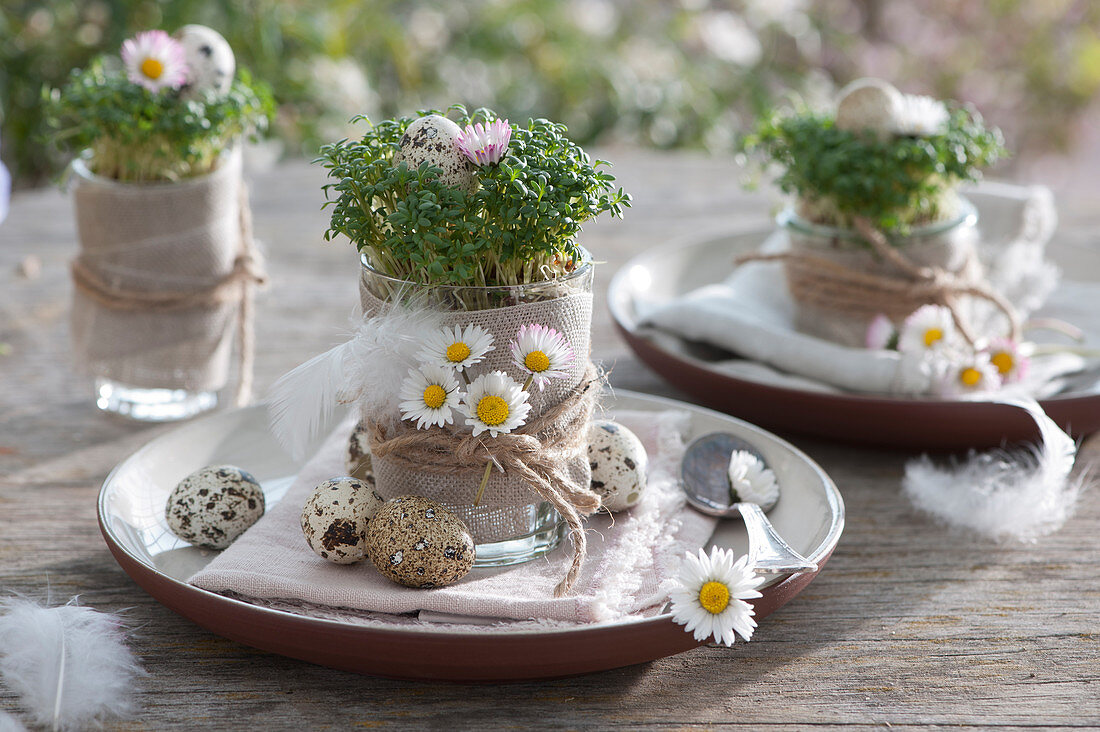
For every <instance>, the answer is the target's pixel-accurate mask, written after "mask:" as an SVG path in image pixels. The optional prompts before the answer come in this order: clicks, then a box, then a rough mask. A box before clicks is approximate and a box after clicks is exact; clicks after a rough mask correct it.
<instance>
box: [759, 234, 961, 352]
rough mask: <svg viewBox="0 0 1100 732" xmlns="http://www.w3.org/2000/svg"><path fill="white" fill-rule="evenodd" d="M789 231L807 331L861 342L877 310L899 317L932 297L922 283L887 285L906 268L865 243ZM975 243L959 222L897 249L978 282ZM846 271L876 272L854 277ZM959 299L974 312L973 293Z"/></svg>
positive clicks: (793, 283)
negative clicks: (908, 286)
mask: <svg viewBox="0 0 1100 732" xmlns="http://www.w3.org/2000/svg"><path fill="white" fill-rule="evenodd" d="M787 237H788V241H789V243H790V246H789V252H790V254H791V255H792V258H791V259H787V260H784V262H783V268H784V273H785V274H786V279H787V291H788V292H789V293H790V296H791V299H792V300H793V301H794V303H795V326H796V327H797V328H798V330H800V331H802V332H803V333H807V334H809V335H814V336H817V337H819V338H824V339H826V340H830V341H833V342H836V343H840V344H843V345H847V346H856V347H859V346H862V345H863V343H864V337H865V335H866V333H867V326H868V325H869V324H870V323H871V321H872V320H873V319H874V317H875V316H876V315H878V314H879V313H881V314H883V315H886V316H887V317H888V318H891V319H892V320H894V321H895V322H897V321H900V320H902V319H904V318H905V317H906V316H907V315H909V314H910V313H912V312H914V311H915V310H916V309H917V308H919V307H920V306H922V305H926V304H929V303H933V302H934V300H933V299H932V298H931V297H930V296H929V295H928V294H926V293H924V292H922V291H921V290H920V289H918V288H912V289H909V290H905V289H902V290H901V291H898V290H896V289H895V287H893V286H887V287H885V288H884V287H883V283H890V285H895V283H902V282H905V281H906V279H907V276H906V275H907V273H906V272H903V271H902V270H900V269H899V268H898V266H897V265H895V264H894V263H892V262H889V261H886V260H884V259H882V258H881V257H879V256H878V255H877V254H876V253H874V252H872V251H871V250H869V249H868V248H867V247H866V246H864V245H859V244H854V243H840V242H838V241H837V240H833V239H826V238H824V237H821V236H814V235H809V234H803V233H800V232H797V231H793V230H791V231H788V232H787ZM976 248H977V232H976V231H975V230H974V229H973V228H972V227H970V226H966V225H961V226H959V227H957V228H954V229H951V230H949V231H946V232H944V233H942V234H937V235H934V236H928V237H920V238H913V239H912V240H911V241H909V242H907V243H906V244H905V245H904V246H902V247H900V248H899V250H898V251H899V253H900V254H901V255H902V256H903V257H904V258H905V259H907V260H909V261H910V262H911V263H912V264H913V265H915V266H918V267H935V268H938V269H940V270H942V271H943V272H944V273H947V274H949V275H951V276H952V277H953V278H955V279H956V280H957V281H958V282H960V283H964V284H972V285H976V284H979V283H981V281H982V266H981V263H980V262H979V260H978V256H977V251H976ZM747 264H749V263H746V265H747ZM834 267H835V269H834ZM846 271H851V272H853V273H859V274H861V275H871V276H873V278H866V279H863V278H853V277H852V276H849V275H848V274H847V272H846ZM880 278H881V279H880ZM955 302H956V303H957V304H956V305H954V307H957V308H958V309H959V312H960V315H962V316H963V317H964V318H970V317H973V314H972V308H971V307H970V306H969V305H970V299H969V297H966V296H963V297H961V298H955Z"/></svg>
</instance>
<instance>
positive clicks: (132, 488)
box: [99, 390, 844, 681]
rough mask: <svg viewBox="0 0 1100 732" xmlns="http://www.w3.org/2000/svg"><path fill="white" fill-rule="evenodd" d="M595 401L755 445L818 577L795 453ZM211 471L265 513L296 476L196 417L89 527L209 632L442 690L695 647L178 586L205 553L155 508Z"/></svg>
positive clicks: (113, 491)
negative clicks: (453, 684)
mask: <svg viewBox="0 0 1100 732" xmlns="http://www.w3.org/2000/svg"><path fill="white" fill-rule="evenodd" d="M605 404H606V405H607V407H608V408H609V410H611V411H612V412H613V411H614V409H615V408H620V409H642V410H653V411H660V410H665V409H670V408H677V409H684V410H686V411H688V412H689V413H690V415H691V427H690V434H688V435H685V437H686V438H688V439H690V438H691V437H694V436H697V435H700V434H705V433H707V432H715V431H728V432H732V433H734V434H736V435H738V436H740V437H742V438H743V439H746V440H748V441H750V442H751V443H752V444H754V445H756V446H758V447H759V449H760V452H761V454H762V455H763V456H764V457H765V459H766V460H767V461H768V463H769V465H770V466H771V467H772V468H773V469H774V470H775V472H776V474H777V476H778V478H779V480H780V483H781V485H782V486H783V491H784V492H783V500H781V501H780V503H779V505H778V506H776V508H775V509H774V510H773V511H772V512H771V513H770V514H769V517H770V519H771V520H772V523H773V524H774V525H775V527H776V529H777V530H778V531H779V533H780V534H781V535H782V536H783V537H784V538H785V539H786V540H787V541H788V542H789V543H790V544H791V545H792V546H793V547H794V548H795V549H796V550H797V551H799V552H800V553H801V554H803V555H804V556H806V557H807V558H808V559H810V560H811V561H814V562H816V563H817V565H818V571H820V570H821V567H822V566H823V565H824V564H825V562H826V561H827V560H828V558H829V556H830V555H831V554H832V551H833V549H834V548H835V547H836V543H837V541H838V539H839V538H840V534H841V531H842V530H843V527H844V504H843V501H842V500H841V497H840V494H839V492H838V491H837V489H836V486H835V485H834V484H833V482H832V480H831V479H830V478H829V476H828V475H826V474H825V472H824V471H822V470H821V468H820V467H818V466H817V465H816V464H815V463H814V462H813V461H812V460H810V459H809V458H808V457H806V455H804V454H803V453H802V452H800V451H799V450H797V449H796V448H795V447H793V446H792V445H790V444H789V443H787V442H784V441H783V440H781V439H779V438H778V437H775V436H774V435H772V434H770V433H768V432H765V431H764V430H762V429H760V428H758V427H754V426H753V425H750V424H747V423H745V422H742V421H740V420H737V419H734V418H731V417H729V416H727V415H724V414H720V413H718V412H714V411H711V410H708V409H703V408H701V407H696V406H693V405H688V404H683V403H682V402H676V401H672V400H668V399H662V398H659V397H651V396H646V395H643V394H635V393H631V392H625V391H622V390H620V391H618V392H617V393H616V394H615V395H614V396H611V395H609V396H608V397H607V398H606V400H605ZM221 463H231V464H236V465H240V466H242V467H245V468H247V469H248V470H249V471H250V472H252V473H253V474H254V475H255V476H256V477H257V479H258V480H259V481H260V482H261V484H262V485H263V488H264V493H265V497H266V499H267V502H268V506H269V507H270V506H272V505H274V504H275V503H277V502H278V501H279V500H280V499H281V498H282V496H283V494H284V493H285V492H286V490H287V489H288V488H289V487H290V484H291V482H292V481H293V479H294V475H295V474H296V473H297V471H298V469H299V468H300V467H301V465H300V464H299V463H296V462H294V461H292V460H291V459H290V458H289V457H287V456H286V455H285V454H284V452H283V451H282V449H280V448H279V446H278V445H277V444H276V442H275V439H274V437H272V435H271V434H270V432H269V431H268V428H267V414H266V411H265V410H264V408H262V407H249V408H245V409H236V410H232V411H228V412H222V413H219V414H212V415H208V416H205V417H201V418H199V419H196V420H195V421H193V422H190V423H188V424H186V425H183V426H181V427H178V428H176V429H175V430H173V431H171V432H169V433H166V434H164V435H161V436H160V437H158V438H156V439H154V440H153V441H151V442H150V443H149V444H147V445H146V446H145V447H143V448H141V449H140V450H138V451H137V452H136V453H134V454H133V455H132V456H130V457H129V458H127V459H126V460H124V461H123V462H122V463H120V464H119V465H118V466H117V467H116V468H115V469H114V471H112V473H111V474H110V476H108V478H107V480H106V482H105V483H104V485H103V488H102V490H101V491H100V495H99V524H100V530H101V531H102V533H103V537H104V539H105V540H106V542H107V545H108V547H109V548H110V550H111V553H112V554H113V555H114V556H115V559H116V560H117V561H118V563H119V564H120V565H121V566H122V568H123V569H124V570H125V571H126V572H127V574H129V575H130V576H131V577H132V578H133V579H134V581H135V582H137V583H138V584H139V585H140V586H141V587H142V588H143V589H144V590H145V591H146V592H148V593H149V594H150V595H152V596H153V597H154V598H155V599H156V600H158V601H159V602H161V603H162V604H164V605H165V606H167V607H168V608H170V609H172V610H174V611H175V612H177V613H179V614H180V615H183V616H184V617H186V618H189V619H191V620H192V621H194V622H195V623H197V624H199V625H201V626H202V627H204V628H207V629H208V630H210V631H212V632H214V633H216V634H218V635H221V636H224V637H226V638H230V639H232V640H235V641H239V642H241V643H244V644H247V645H250V646H254V647H256V648H260V649H263V650H266V651H270V652H272V653H278V654H282V655H285V656H290V657H292V658H298V659H301V660H303V661H309V662H312V663H317V664H321V665H324V666H330V667H332V668H338V669H343V670H347V671H355V672H359V673H365V674H372V675H378V676H390V677H395V678H406V679H448V680H456V681H504V680H518V679H540V678H556V677H562V676H571V675H576V674H583V673H589V672H593V671H602V670H605V669H611V668H618V667H621V666H628V665H631V664H635V663H643V662H646V661H651V660H654V659H657V658H662V657H664V656H669V655H672V654H674V653H680V652H682V651H686V650H688V649H691V648H694V647H696V646H697V645H699V643H698V642H696V641H695V640H694V639H693V638H692V635H691V634H690V633H686V632H684V629H683V627H681V626H679V625H677V624H675V623H673V622H672V619H671V616H670V615H669V614H668V613H661V614H658V615H655V616H651V617H637V618H632V617H628V618H624V619H622V620H617V621H613V622H604V623H593V624H578V625H575V626H566V627H560V628H553V629H545V628H530V627H529V628H526V629H520V630H517V629H508V628H498V627H496V626H487V625H461V624H452V623H448V624H438V625H435V624H432V623H424V622H420V623H411V622H410V621H409V618H404V617H398V616H394V617H392V620H387V619H386V617H385V616H379V615H372V616H371V618H370V623H369V624H360V623H350V622H346V621H339V620H332V619H325V618H321V617H311V616H310V615H308V614H303V613H299V612H288V611H284V610H280V609H272V608H270V607H261V606H259V605H254V604H251V603H248V602H245V601H242V600H238V599H234V598H229V597H225V596H222V595H218V594H214V593H211V592H207V591H205V590H201V589H199V588H197V587H193V586H191V585H189V584H187V581H186V580H187V578H188V577H190V576H191V575H192V574H194V573H195V572H196V571H197V570H198V569H200V568H201V567H202V566H204V565H205V564H206V563H207V562H209V561H210V560H211V559H212V558H213V556H214V552H209V551H202V550H199V549H195V548H193V547H188V546H187V545H186V544H184V543H183V542H182V541H180V540H179V539H177V538H176V537H174V536H172V534H171V533H169V531H168V528H167V524H166V522H165V520H164V501H165V499H166V497H167V495H168V493H169V492H170V491H171V489H172V487H173V486H174V485H175V484H176V482H178V481H179V480H180V479H181V478H183V476H185V475H187V474H188V473H190V472H192V471H194V470H197V469H199V468H201V467H204V466H206V465H212V464H221ZM711 541H712V542H713V543H714V544H717V545H719V546H725V547H729V548H732V549H733V550H735V551H736V552H737V553H739V554H740V553H744V552H745V551H746V549H747V542H746V538H745V532H744V528H743V526H742V525H741V523H740V521H738V520H729V521H722V522H720V523H719V525H718V528H717V530H716V531H715V533H714V536H713V537H711ZM816 576H817V572H812V573H803V574H795V575H786V576H779V577H776V578H775V579H773V580H772V581H771V582H770V584H768V585H767V586H766V587H764V588H763V589H762V592H763V597H761V598H760V599H758V600H756V601H755V602H754V605H755V608H756V617H757V619H758V620H762V619H763V618H765V617H766V616H767V615H768V614H770V613H772V612H774V611H775V610H776V609H778V608H779V607H781V606H783V605H784V604H786V603H787V602H788V601H790V600H791V599H792V598H793V597H794V596H795V595H797V594H798V593H799V592H800V591H801V590H802V589H804V588H805V587H806V586H807V585H808V584H809V583H810V582H811V581H813V579H814V577H816ZM735 652H736V650H734V651H731V653H735Z"/></svg>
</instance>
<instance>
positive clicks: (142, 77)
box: [122, 30, 187, 92]
mask: <svg viewBox="0 0 1100 732" xmlns="http://www.w3.org/2000/svg"><path fill="white" fill-rule="evenodd" d="M122 63H123V65H124V66H125V67H126V75H127V76H128V77H129V79H130V81H132V82H134V83H135V84H140V85H141V86H143V87H145V88H146V89H148V90H149V91H151V92H158V91H160V90H161V89H179V88H180V87H181V86H183V85H184V84H185V83H187V61H186V60H185V58H184V51H183V46H182V45H181V44H180V42H179V41H177V40H175V39H173V38H172V37H171V36H170V35H168V34H167V33H165V32H164V31H162V30H152V31H142V32H141V33H138V34H137V35H136V36H134V37H133V38H130V39H128V40H126V41H124V42H123V43H122Z"/></svg>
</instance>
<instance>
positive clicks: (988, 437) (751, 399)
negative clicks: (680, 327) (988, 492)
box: [608, 230, 1100, 450]
mask: <svg viewBox="0 0 1100 732" xmlns="http://www.w3.org/2000/svg"><path fill="white" fill-rule="evenodd" d="M769 234H771V230H754V231H748V232H737V233H720V234H711V235H702V236H699V237H697V238H693V239H687V240H683V241H679V242H673V243H670V244H668V245H665V246H660V247H656V248H654V249H650V250H648V251H646V252H644V253H642V254H640V255H639V256H637V257H635V258H633V259H632V260H630V262H628V263H627V264H626V266H624V267H623V268H622V269H620V270H619V271H618V272H617V273H616V274H615V277H614V279H613V280H612V282H611V286H610V289H609V292H608V301H609V305H610V308H611V314H612V316H613V317H614V318H615V323H616V325H617V326H618V328H619V332H620V333H621V334H622V335H623V337H624V338H625V339H626V342H627V343H628V344H629V345H630V347H631V348H632V349H633V350H634V352H635V353H636V354H637V355H638V357H639V358H640V359H641V360H642V361H643V362H645V363H646V364H647V365H649V367H650V368H652V369H653V370H654V371H656V372H657V373H658V374H660V375H661V376H662V377H663V378H665V379H666V380H667V381H668V382H669V383H671V384H673V385H674V386H676V387H678V388H679V389H682V390H683V391H684V392H686V393H688V394H690V395H691V396H692V397H694V398H695V399H697V400H698V401H699V402H700V403H702V404H705V405H707V406H708V407H713V408H714V409H719V410H721V411H723V412H727V413H729V414H733V415H736V416H738V417H740V418H742V419H745V420H748V421H750V422H752V423H754V424H758V425H761V426H763V427H766V428H768V429H774V430H782V431H788V432H797V433H800V434H806V435H814V436H817V437H825V438H828V439H832V440H837V441H840V442H848V443H857V444H866V445H877V446H889V447H904V448H915V449H919V450H960V449H966V448H972V447H974V448H982V447H992V446H996V445H1000V444H1002V443H1004V442H1018V441H1024V440H1034V439H1036V438H1037V437H1038V431H1037V429H1036V427H1035V424H1034V423H1033V422H1032V421H1031V420H1030V419H1028V418H1027V417H1026V416H1025V415H1024V414H1023V413H1022V412H1021V411H1020V410H1018V409H1014V408H1012V407H1006V406H1004V405H999V404H990V403H983V402H958V401H944V400H933V399H894V398H889V397H879V396H865V395H858V394H838V393H827V392H818V391H810V390H805V389H800V388H792V387H786V386H777V385H775V384H769V383H766V382H764V381H753V380H751V379H749V378H746V377H739V376H732V375H730V374H728V373H723V372H722V371H720V370H719V369H718V368H716V365H715V364H716V363H717V362H719V361H722V360H726V359H731V358H736V356H735V355H734V354H731V353H729V352H726V351H723V350H721V349H717V348H714V347H712V346H708V345H706V344H701V343H691V342H687V341H683V340H681V339H677V338H675V337H674V336H671V335H667V334H655V333H653V332H652V331H647V330H646V329H644V328H640V327H639V320H640V316H639V311H640V310H641V309H643V308H645V307H648V306H650V305H654V304H659V303H661V302H667V301H668V300H671V299H673V298H675V297H678V296H680V295H683V294H686V293H688V292H691V291H692V290H695V289H697V288H699V287H702V286H703V285H707V284H712V283H717V282H721V281H722V280H724V279H725V278H726V277H727V276H729V274H730V273H731V271H732V269H733V265H732V260H733V257H734V256H735V255H736V254H738V253H741V252H749V251H753V250H755V249H757V248H758V247H759V246H760V245H761V244H762V243H763V241H764V239H765V238H767V236H768V235H769ZM1056 259H1057V257H1056ZM1067 259H1068V260H1070V261H1078V260H1083V259H1087V260H1090V261H1089V262H1088V263H1087V264H1088V265H1089V266H1091V267H1093V268H1095V269H1097V270H1098V271H1100V257H1098V256H1097V254H1096V253H1095V252H1092V253H1090V252H1088V251H1080V252H1069V253H1068V255H1067ZM1067 269H1068V268H1067ZM1094 347H1095V346H1094ZM1042 405H1043V408H1044V409H1045V410H1046V412H1047V414H1048V415H1050V417H1051V418H1052V419H1054V420H1055V421H1056V422H1058V424H1060V425H1061V426H1062V427H1063V428H1066V429H1069V430H1070V431H1071V432H1072V433H1073V434H1075V435H1078V436H1081V435H1087V434H1091V433H1092V432H1095V431H1097V430H1098V429H1100V393H1097V392H1096V391H1095V390H1094V389H1093V388H1090V389H1089V390H1086V391H1078V392H1074V391H1070V392H1067V393H1064V394H1061V395H1058V396H1055V397H1052V398H1049V399H1046V400H1044V401H1043V402H1042Z"/></svg>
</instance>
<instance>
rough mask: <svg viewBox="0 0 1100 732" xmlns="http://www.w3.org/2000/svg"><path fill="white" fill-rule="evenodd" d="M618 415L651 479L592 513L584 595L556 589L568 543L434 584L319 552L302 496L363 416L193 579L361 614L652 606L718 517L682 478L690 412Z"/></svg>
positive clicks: (550, 616)
mask: <svg viewBox="0 0 1100 732" xmlns="http://www.w3.org/2000/svg"><path fill="white" fill-rule="evenodd" d="M607 416H608V417H610V418H614V419H616V420H617V421H619V422H620V423H621V424H623V425H625V426H626V427H627V428H629V429H630V430H632V431H633V432H634V433H635V434H637V435H638V437H639V439H640V440H641V441H642V444H643V445H644V446H645V448H646V451H647V453H648V455H649V480H648V487H647V489H646V492H645V493H644V494H643V497H642V500H641V501H640V502H639V503H638V505H637V506H635V507H634V508H633V509H631V510H629V511H623V512H620V513H617V514H615V515H614V517H611V516H608V514H607V513H606V512H600V513H597V514H595V515H593V516H591V517H590V518H589V519H588V521H587V522H586V526H587V534H588V552H589V554H588V561H587V562H586V563H585V566H584V569H583V570H582V572H581V575H580V577H579V579H578V581H577V584H576V587H575V588H574V593H573V594H572V595H569V596H566V597H554V596H553V591H554V587H555V586H556V585H557V584H558V582H559V581H560V579H561V577H562V576H563V575H564V574H565V572H566V570H567V569H568V567H569V565H570V562H571V556H570V555H571V552H570V550H569V548H568V546H566V544H563V545H562V546H560V547H558V549H556V550H555V551H553V552H551V553H550V554H548V555H546V556H545V557H540V558H539V559H535V560H533V561H530V562H527V563H526V564H520V565H516V566H513V567H504V568H499V569H474V570H473V571H471V572H470V574H468V575H467V576H466V577H465V578H463V579H462V580H460V581H459V582H457V583H455V584H453V585H450V586H447V587H440V588H436V589H431V590H417V589H412V588H408V587H402V586H400V585H397V584H394V583H392V582H390V581H388V580H386V579H385V578H384V577H382V575H381V574H379V573H378V572H377V571H376V570H375V569H374V567H373V565H371V563H370V561H369V560H364V562H362V563H360V564H352V565H337V564H333V563H331V562H327V561H325V560H324V559H321V558H320V557H319V556H317V555H316V554H314V553H313V551H312V550H311V549H310V548H309V546H308V545H307V544H306V542H305V539H304V538H303V537H302V532H301V528H300V516H301V512H302V506H303V505H304V504H305V502H306V499H307V498H308V497H309V495H310V494H311V493H312V491H313V489H314V487H316V486H317V485H318V484H320V483H321V482H323V481H325V480H328V479H329V478H331V477H332V476H334V475H341V474H343V473H344V452H345V448H346V445H347V442H348V437H349V435H350V434H351V431H352V428H353V426H354V419H353V418H349V419H348V420H346V421H345V422H344V423H343V424H341V425H340V426H339V427H338V428H337V429H336V430H335V431H333V432H332V433H331V434H330V436H329V438H328V439H327V440H326V441H325V443H324V445H323V446H322V447H321V449H320V450H319V451H318V453H317V454H316V455H315V456H314V458H313V459H312V460H310V461H309V462H308V463H307V464H306V465H305V466H304V467H303V468H302V470H301V471H300V472H299V473H298V476H297V478H296V479H295V481H294V484H293V485H292V486H291V487H290V488H289V490H288V491H287V494H286V496H285V497H284V498H283V499H282V500H281V501H280V502H279V503H277V504H276V505H274V506H273V507H270V508H269V509H268V512H267V513H266V514H265V515H264V516H263V517H262V518H261V519H260V520H259V521H258V522H256V524H254V525H253V526H252V527H251V528H249V529H248V531H246V532H245V533H244V534H243V535H242V536H241V537H240V538H239V539H237V541H236V542H234V543H233V544H232V545H231V546H230V547H229V548H228V549H226V550H225V551H223V552H222V553H221V554H220V555H219V556H217V557H215V558H214V560H213V561H211V562H210V563H209V564H208V565H207V566H206V567H205V568H204V569H202V570H201V571H199V572H198V573H196V574H195V575H194V576H193V577H191V578H190V579H189V580H188V581H189V582H190V583H191V584H192V585H195V586H197V587H201V588H203V589H205V590H210V591H212V592H221V593H228V594H231V595H233V596H234V597H238V598H244V599H251V600H253V601H255V602H257V603H258V604H263V605H266V606H274V607H278V608H280V609H284V610H294V611H297V612H300V613H302V614H306V615H316V616H319V617H325V618H330V619H347V620H349V621H352V622H354V621H356V620H357V619H364V618H365V617H367V615H366V613H367V612H369V611H374V612H382V613H415V612H417V611H421V610H424V611H430V612H434V613H445V614H448V615H457V616H477V617H487V618H505V619H514V620H528V619H532V618H537V619H543V620H554V621H564V622H571V623H589V622H599V621H604V620H611V619H615V618H620V617H623V616H625V615H631V614H640V613H645V612H646V611H649V612H652V611H654V609H656V608H659V606H660V605H661V604H662V603H663V600H664V599H665V598H664V595H663V594H662V593H661V591H660V585H661V582H663V581H664V580H666V579H668V578H670V577H672V576H674V575H675V573H676V570H677V568H678V567H679V564H680V561H681V560H682V559H683V556H684V554H685V552H687V551H695V550H696V549H697V548H698V547H700V546H705V545H706V544H707V542H708V540H709V539H710V536H711V534H712V533H713V532H714V528H715V526H716V524H717V521H716V519H714V518H711V517H708V516H703V515H702V514H700V513H698V512H696V511H694V510H692V509H690V508H688V507H687V506H686V505H685V504H684V498H683V491H681V490H680V487H679V480H678V476H679V464H680V458H681V457H682V455H683V450H684V440H685V436H686V433H687V430H688V429H689V424H690V415H689V414H688V413H686V412H683V411H680V410H667V411H662V412H652V411H618V412H615V413H614V414H610V415H607Z"/></svg>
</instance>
